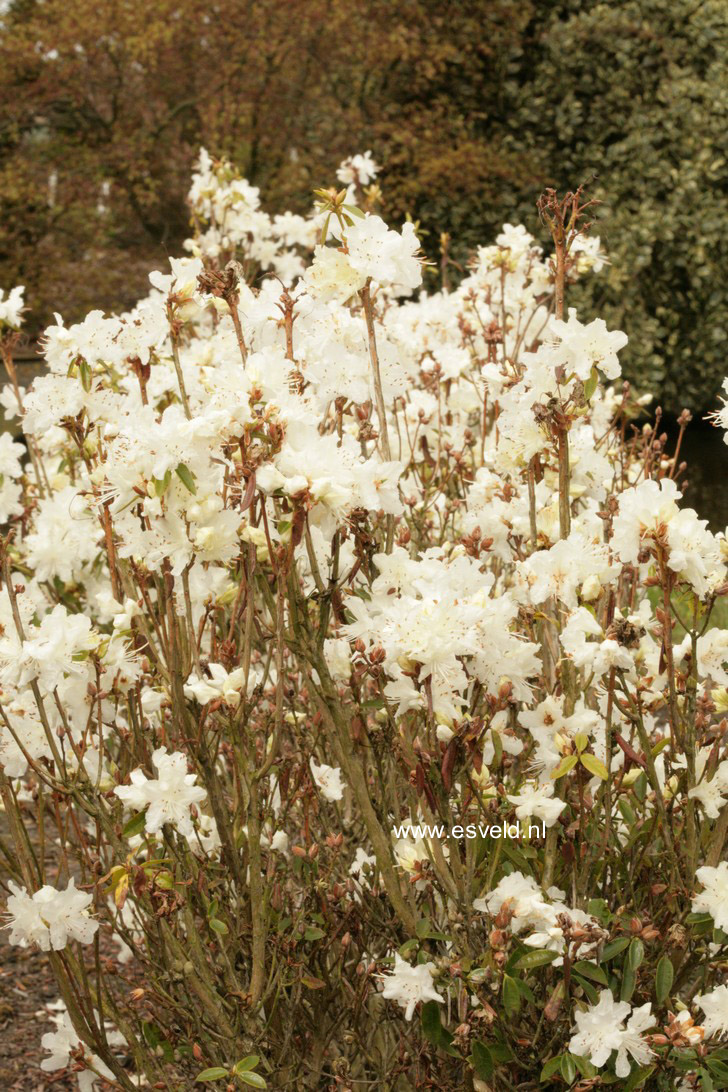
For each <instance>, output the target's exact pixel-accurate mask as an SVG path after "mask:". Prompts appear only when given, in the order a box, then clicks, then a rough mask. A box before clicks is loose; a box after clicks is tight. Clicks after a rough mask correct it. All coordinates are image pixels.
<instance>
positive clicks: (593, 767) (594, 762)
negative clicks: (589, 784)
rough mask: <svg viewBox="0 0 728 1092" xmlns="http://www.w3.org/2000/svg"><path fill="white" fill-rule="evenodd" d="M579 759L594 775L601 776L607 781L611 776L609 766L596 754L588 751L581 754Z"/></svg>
mask: <svg viewBox="0 0 728 1092" xmlns="http://www.w3.org/2000/svg"><path fill="white" fill-rule="evenodd" d="M579 761H580V762H581V764H582V766H583V767H584V769H585V770H588V771H589V773H590V774H593V776H594V777H601V779H602V781H606V780H607V778H608V777H609V774H608V773H607V767H606V766H605V765H604V763H603V762H602V761H601V759H599V758H597V756H596V755H592V754H588V753H587V754H582V755H579Z"/></svg>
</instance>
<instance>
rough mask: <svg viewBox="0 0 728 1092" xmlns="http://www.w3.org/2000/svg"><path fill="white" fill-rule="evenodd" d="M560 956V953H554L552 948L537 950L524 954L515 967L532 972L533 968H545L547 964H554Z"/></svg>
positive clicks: (517, 960)
mask: <svg viewBox="0 0 728 1092" xmlns="http://www.w3.org/2000/svg"><path fill="white" fill-rule="evenodd" d="M558 954H559V953H558V952H553V951H552V950H551V949H550V948H536V949H535V950H534V951H532V952H524V954H523V955H522V956H519V957H518V959H516V961H515V964H514V966H516V967H521V968H523V969H524V970H531V969H532V968H533V967H545V966H546V964H547V963H553V961H554V960H555V959H556V958H557V956H558Z"/></svg>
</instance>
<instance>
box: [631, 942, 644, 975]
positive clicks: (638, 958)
mask: <svg viewBox="0 0 728 1092" xmlns="http://www.w3.org/2000/svg"><path fill="white" fill-rule="evenodd" d="M644 958H645V946H644V944H643V943H642V941H641V940H640V938H639V937H635V938H634V940H633V941H632V942H631V944H630V946H629V949H628V951H627V960H626V963H627V966H628V967H629V969H630V971H636V970H637V968H638V967H640V966H641V965H642V960H643V959H644Z"/></svg>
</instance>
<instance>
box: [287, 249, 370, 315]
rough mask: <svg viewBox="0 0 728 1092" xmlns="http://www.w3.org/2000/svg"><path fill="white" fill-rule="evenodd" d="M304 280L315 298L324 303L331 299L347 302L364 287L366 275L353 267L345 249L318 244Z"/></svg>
mask: <svg viewBox="0 0 728 1092" xmlns="http://www.w3.org/2000/svg"><path fill="white" fill-rule="evenodd" d="M303 281H304V284H305V285H306V287H307V288H308V291H309V292H310V294H311V295H312V296H313V297H314V298H315V299H317V300H321V301H322V302H323V303H327V302H329V301H331V300H336V301H337V302H338V303H346V301H347V300H349V299H351V297H352V296H355V295H356V293H357V292H358V291H359V290H360V289H361V288H363V287H364V284H365V282H366V277H365V276H364V275H363V274H362V273H361V272H359V271H358V270H356V269H354V268H353V266H352V265H351V263H350V262H349V259H348V257H347V255H346V254H345V253H344V252H343V250H338V249H337V248H336V247H332V246H317V247H316V249H315V251H314V256H313V262H312V263H311V265H310V266H309V267H308V269H307V270H306V272H305V273H304V275H303Z"/></svg>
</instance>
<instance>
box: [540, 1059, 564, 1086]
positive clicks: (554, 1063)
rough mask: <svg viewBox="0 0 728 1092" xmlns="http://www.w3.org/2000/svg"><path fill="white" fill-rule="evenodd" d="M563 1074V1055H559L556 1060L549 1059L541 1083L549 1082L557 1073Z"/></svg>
mask: <svg viewBox="0 0 728 1092" xmlns="http://www.w3.org/2000/svg"><path fill="white" fill-rule="evenodd" d="M560 1072H561V1055H560V1054H557V1055H556V1057H555V1058H549V1060H548V1062H546V1065H545V1066H544V1067H543V1069H542V1070H541V1077H540V1080H541V1083H542V1084H543V1082H544V1081H547V1080H548V1079H549V1078H550V1077H553V1076H554V1074H555V1073H560Z"/></svg>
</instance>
